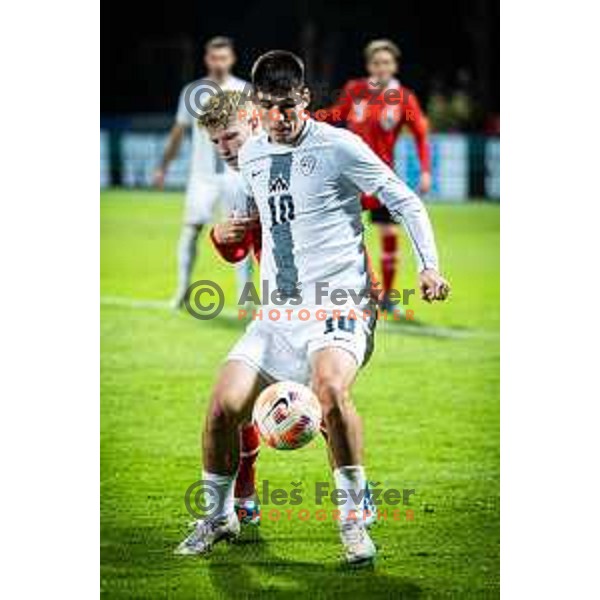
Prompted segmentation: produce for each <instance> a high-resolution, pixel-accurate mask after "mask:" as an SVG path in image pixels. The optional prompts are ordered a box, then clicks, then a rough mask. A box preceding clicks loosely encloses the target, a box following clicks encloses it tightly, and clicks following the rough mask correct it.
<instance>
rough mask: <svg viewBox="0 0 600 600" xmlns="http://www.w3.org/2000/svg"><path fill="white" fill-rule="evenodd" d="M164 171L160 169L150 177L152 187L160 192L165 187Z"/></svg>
mask: <svg viewBox="0 0 600 600" xmlns="http://www.w3.org/2000/svg"><path fill="white" fill-rule="evenodd" d="M166 174H167V173H166V172H165V170H164V169H163V168H162V167H161V168H159V169H156V171H154V176H153V177H152V185H153V186H154V187H157V188H158V189H159V190H162V189H163V188H164V187H165V176H166Z"/></svg>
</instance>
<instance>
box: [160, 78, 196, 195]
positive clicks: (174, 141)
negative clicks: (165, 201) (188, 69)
mask: <svg viewBox="0 0 600 600" xmlns="http://www.w3.org/2000/svg"><path fill="white" fill-rule="evenodd" d="M193 124H194V117H193V116H192V114H191V113H190V111H189V110H188V108H187V106H186V104H185V88H184V89H183V91H182V92H181V94H180V96H179V103H178V105H177V114H176V115H175V123H173V127H171V131H170V132H169V137H168V139H167V144H166V146H165V150H164V152H163V156H162V160H161V161H160V165H159V167H158V168H157V169H156V171H155V172H154V185H155V186H156V187H158V188H160V189H162V188H163V186H164V184H165V177H166V175H167V170H168V169H169V165H170V164H171V161H172V160H173V159H174V158H175V157H176V156H177V153H178V152H179V148H181V142H182V141H183V137H184V135H185V130H186V129H187V128H188V127H192V125H193Z"/></svg>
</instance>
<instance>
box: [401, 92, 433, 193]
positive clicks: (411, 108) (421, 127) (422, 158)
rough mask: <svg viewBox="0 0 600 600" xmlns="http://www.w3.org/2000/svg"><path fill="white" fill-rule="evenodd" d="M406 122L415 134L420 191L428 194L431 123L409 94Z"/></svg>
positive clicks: (405, 114) (405, 115) (410, 93)
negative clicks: (419, 166)
mask: <svg viewBox="0 0 600 600" xmlns="http://www.w3.org/2000/svg"><path fill="white" fill-rule="evenodd" d="M403 114H404V122H405V123H406V125H407V126H408V128H409V129H410V131H411V133H412V134H413V137H414V140H415V145H416V147H417V155H418V157H419V164H420V165H421V178H420V181H419V191H420V192H421V193H422V194H427V193H428V192H429V190H430V189H431V154H430V151H429V123H428V121H427V117H426V116H425V113H424V112H423V110H422V109H421V106H420V104H419V101H418V100H417V97H416V96H415V95H414V94H413V93H412V92H408V94H407V98H406V106H405V109H404V113H403Z"/></svg>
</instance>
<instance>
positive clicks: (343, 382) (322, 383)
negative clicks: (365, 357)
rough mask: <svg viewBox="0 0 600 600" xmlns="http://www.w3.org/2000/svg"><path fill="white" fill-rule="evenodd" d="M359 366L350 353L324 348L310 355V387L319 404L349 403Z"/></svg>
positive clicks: (338, 348)
mask: <svg viewBox="0 0 600 600" xmlns="http://www.w3.org/2000/svg"><path fill="white" fill-rule="evenodd" d="M358 368H359V364H358V362H357V360H356V357H355V356H354V354H352V353H351V352H348V350H346V349H344V348H340V347H338V346H325V347H324V348H321V349H319V350H316V351H315V352H313V353H312V354H311V387H312V388H313V390H314V391H315V393H316V394H317V396H318V397H319V398H320V400H321V402H328V401H332V400H333V401H344V402H345V401H349V400H350V388H351V387H352V384H353V383H354V381H355V379H356V374H357V372H358Z"/></svg>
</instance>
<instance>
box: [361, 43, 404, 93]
mask: <svg viewBox="0 0 600 600" xmlns="http://www.w3.org/2000/svg"><path fill="white" fill-rule="evenodd" d="M397 70H398V63H397V62H396V59H395V58H394V55H393V54H392V53H391V52H389V51H388V50H378V51H377V52H375V54H373V56H371V60H369V62H368V63H367V71H368V73H369V79H370V80H371V81H377V82H378V83H379V84H383V85H386V84H387V83H389V81H390V79H391V78H392V77H393V76H394V75H395V74H396V71H397Z"/></svg>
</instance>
